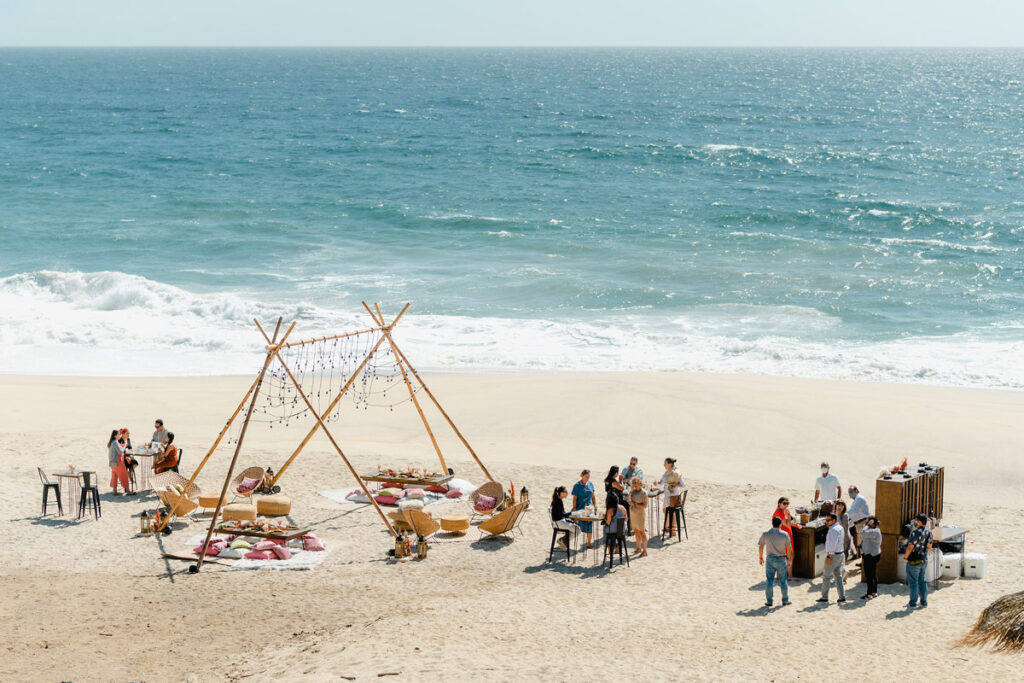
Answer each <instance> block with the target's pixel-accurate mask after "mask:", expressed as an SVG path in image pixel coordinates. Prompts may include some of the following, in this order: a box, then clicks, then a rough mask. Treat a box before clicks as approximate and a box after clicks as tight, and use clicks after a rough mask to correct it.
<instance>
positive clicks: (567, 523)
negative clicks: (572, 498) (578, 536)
mask: <svg viewBox="0 0 1024 683" xmlns="http://www.w3.org/2000/svg"><path fill="white" fill-rule="evenodd" d="M568 495H569V491H568V490H567V489H566V488H565V487H564V486H559V487H557V488H555V492H554V493H553V494H552V496H551V523H552V524H553V525H554V527H555V528H556V529H562V530H564V531H572V532H574V533H575V532H577V531H579V527H578V526H577V525H576V522H574V521H572V519H570V518H569V513H568V512H566V511H565V503H564V502H563V501H564V500H565V499H566V497H568ZM557 545H558V547H559V548H561V549H562V550H565V538H564V537H562V536H559V537H558V542H557Z"/></svg>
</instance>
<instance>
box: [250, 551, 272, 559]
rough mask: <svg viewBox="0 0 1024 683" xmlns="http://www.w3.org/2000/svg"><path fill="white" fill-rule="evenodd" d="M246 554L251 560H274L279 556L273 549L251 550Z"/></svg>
mask: <svg viewBox="0 0 1024 683" xmlns="http://www.w3.org/2000/svg"><path fill="white" fill-rule="evenodd" d="M245 556H246V557H248V558H249V559H250V560H273V559H276V558H277V555H275V554H274V551H273V550H251V551H249V552H247V553H246V554H245Z"/></svg>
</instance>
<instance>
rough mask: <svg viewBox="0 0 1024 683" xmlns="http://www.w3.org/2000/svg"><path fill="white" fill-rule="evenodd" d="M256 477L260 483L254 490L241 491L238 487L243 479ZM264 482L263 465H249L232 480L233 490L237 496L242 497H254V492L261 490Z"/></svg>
mask: <svg viewBox="0 0 1024 683" xmlns="http://www.w3.org/2000/svg"><path fill="white" fill-rule="evenodd" d="M246 478H248V479H255V480H256V481H257V482H258V483H257V484H256V488H254V489H253V490H252V491H239V490H238V487H239V486H241V485H242V480H243V479H246ZM262 483H263V468H262V467H247V468H245V469H244V470H242V471H241V472H239V473H238V474H236V475H235V478H234V479H232V480H231V492H232V493H234V494H235V497H236V498H237V497H238V496H241V497H242V498H248V499H250V500H251V499H252V494H254V493H256V491H257V490H259V488H260V485H261V484H262Z"/></svg>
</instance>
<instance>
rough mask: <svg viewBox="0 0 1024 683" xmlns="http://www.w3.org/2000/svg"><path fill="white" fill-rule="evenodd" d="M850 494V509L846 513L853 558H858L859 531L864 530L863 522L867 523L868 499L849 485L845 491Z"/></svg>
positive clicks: (868, 512) (868, 513) (869, 512)
mask: <svg viewBox="0 0 1024 683" xmlns="http://www.w3.org/2000/svg"><path fill="white" fill-rule="evenodd" d="M847 493H849V494H850V501H851V502H850V509H849V510H848V511H847V512H848V514H849V515H850V534H851V535H852V536H853V545H852V546H851V549H852V550H853V556H854V557H860V530H861V529H863V528H864V522H866V521H867V519H868V515H870V514H871V511H870V510H869V509H868V499H867V498H865V497H864V496H862V495H860V490H859V489H858V488H857V487H856V486H854V485H852V484H851V485H850V488H849V489H848V490H847Z"/></svg>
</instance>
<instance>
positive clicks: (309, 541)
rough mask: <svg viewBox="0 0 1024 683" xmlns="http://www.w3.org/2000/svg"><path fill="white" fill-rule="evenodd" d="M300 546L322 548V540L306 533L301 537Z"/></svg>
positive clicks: (314, 548)
mask: <svg viewBox="0 0 1024 683" xmlns="http://www.w3.org/2000/svg"><path fill="white" fill-rule="evenodd" d="M302 547H303V549H305V550H323V549H324V542H323V541H321V540H320V539H319V538H317V537H316V536H314V535H313V534H306V535H305V536H303V537H302Z"/></svg>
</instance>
